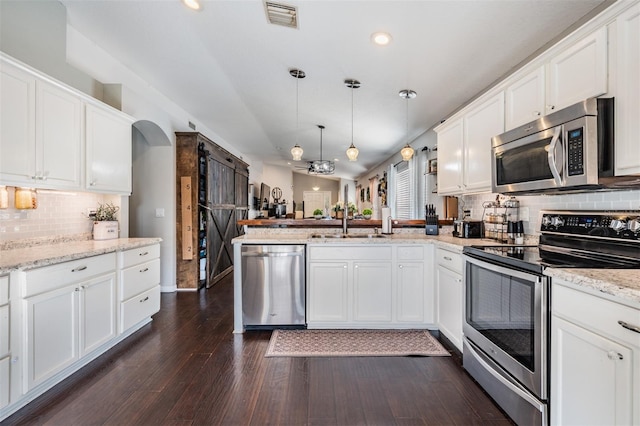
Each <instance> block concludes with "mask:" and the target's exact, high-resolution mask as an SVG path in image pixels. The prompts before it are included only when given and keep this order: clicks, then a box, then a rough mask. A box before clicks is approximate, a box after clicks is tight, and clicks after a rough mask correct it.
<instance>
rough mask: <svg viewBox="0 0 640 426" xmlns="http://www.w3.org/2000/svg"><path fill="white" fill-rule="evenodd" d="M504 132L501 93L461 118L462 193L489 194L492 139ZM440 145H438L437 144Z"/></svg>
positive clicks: (502, 96)
mask: <svg viewBox="0 0 640 426" xmlns="http://www.w3.org/2000/svg"><path fill="white" fill-rule="evenodd" d="M503 132H504V92H502V91H501V92H500V93H498V94H497V95H495V96H493V97H491V98H489V99H487V100H486V101H484V102H482V103H481V104H480V105H478V106H477V107H475V108H474V109H473V110H471V111H469V113H467V114H465V116H464V154H463V162H464V168H463V176H464V179H463V192H464V193H465V194H470V193H477V192H491V161H492V155H491V138H492V137H494V136H496V135H499V134H501V133H503ZM438 145H439V144H438Z"/></svg>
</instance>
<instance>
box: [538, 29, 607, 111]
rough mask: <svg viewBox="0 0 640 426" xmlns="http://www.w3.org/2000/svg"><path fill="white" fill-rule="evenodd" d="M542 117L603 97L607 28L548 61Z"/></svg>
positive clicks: (605, 78)
mask: <svg viewBox="0 0 640 426" xmlns="http://www.w3.org/2000/svg"><path fill="white" fill-rule="evenodd" d="M547 66H548V71H547V75H548V79H549V82H548V84H547V105H546V113H550V112H553V111H554V110H558V109H561V108H564V107H567V106H569V105H573V104H575V103H576V102H580V101H583V100H585V99H587V98H591V97H594V96H600V95H603V94H605V93H607V77H608V76H607V27H606V26H603V27H602V28H600V29H599V30H597V31H595V32H594V33H592V34H590V35H588V36H587V37H585V38H583V39H582V40H580V41H578V42H577V43H575V44H574V45H572V46H570V47H569V48H567V49H566V50H564V51H563V52H561V53H559V54H558V55H556V56H554V57H553V58H551V60H550V61H549V64H548V65H547Z"/></svg>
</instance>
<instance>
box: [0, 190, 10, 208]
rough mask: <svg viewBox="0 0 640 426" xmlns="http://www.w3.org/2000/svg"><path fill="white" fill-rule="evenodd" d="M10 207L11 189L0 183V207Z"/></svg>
mask: <svg viewBox="0 0 640 426" xmlns="http://www.w3.org/2000/svg"><path fill="white" fill-rule="evenodd" d="M8 208H9V191H8V190H7V187H6V186H4V185H0V209H8Z"/></svg>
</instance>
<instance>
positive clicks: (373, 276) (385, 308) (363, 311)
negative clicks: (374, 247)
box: [353, 262, 393, 322]
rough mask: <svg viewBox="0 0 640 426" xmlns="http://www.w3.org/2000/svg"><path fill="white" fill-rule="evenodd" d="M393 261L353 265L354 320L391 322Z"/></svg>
mask: <svg viewBox="0 0 640 426" xmlns="http://www.w3.org/2000/svg"><path fill="white" fill-rule="evenodd" d="M391 276H392V268H391V262H356V263H355V264H354V265H353V320H354V321H356V322H391V319H392V318H391V310H392V306H393V304H392V303H391V300H392V290H391V289H392V281H391Z"/></svg>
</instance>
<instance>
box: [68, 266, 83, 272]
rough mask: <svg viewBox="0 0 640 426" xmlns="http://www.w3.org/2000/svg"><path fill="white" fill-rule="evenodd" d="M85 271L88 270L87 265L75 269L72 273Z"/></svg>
mask: <svg viewBox="0 0 640 426" xmlns="http://www.w3.org/2000/svg"><path fill="white" fill-rule="evenodd" d="M85 269H87V267H86V266H85V265H82V266H78V267H77V268H73V269H72V270H71V272H80V271H84V270H85Z"/></svg>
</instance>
